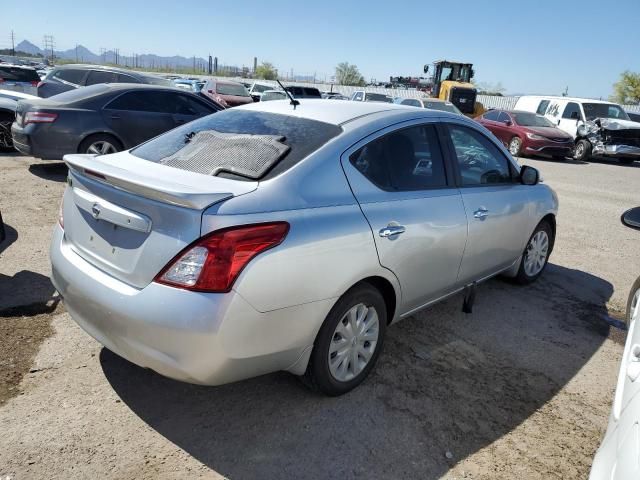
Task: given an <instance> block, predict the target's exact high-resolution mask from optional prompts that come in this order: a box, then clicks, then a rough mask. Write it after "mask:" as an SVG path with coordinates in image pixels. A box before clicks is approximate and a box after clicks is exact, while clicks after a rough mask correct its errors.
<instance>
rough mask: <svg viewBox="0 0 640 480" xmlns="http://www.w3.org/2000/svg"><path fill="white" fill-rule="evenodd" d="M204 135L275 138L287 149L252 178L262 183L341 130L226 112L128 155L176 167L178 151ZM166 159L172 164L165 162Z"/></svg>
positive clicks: (309, 122) (276, 117) (194, 167)
mask: <svg viewBox="0 0 640 480" xmlns="http://www.w3.org/2000/svg"><path fill="white" fill-rule="evenodd" d="M206 131H210V132H214V133H223V134H224V133H236V134H244V135H269V136H274V137H278V141H279V142H281V143H282V144H284V145H285V146H287V147H288V149H287V150H286V152H285V153H284V154H283V155H282V156H280V157H279V158H278V159H277V160H276V161H274V162H273V165H272V167H271V168H270V170H268V171H266V172H264V173H263V174H262V175H261V176H260V177H254V178H258V179H261V180H266V179H269V178H273V177H275V176H276V175H278V174H280V173H282V172H285V171H287V170H288V169H290V168H291V167H293V166H294V165H295V164H297V163H298V162H300V161H301V160H302V159H304V158H305V157H307V156H308V155H310V154H311V153H313V152H314V151H316V150H317V149H318V148H320V147H321V146H322V145H324V144H325V143H327V142H328V141H329V140H331V139H332V138H334V137H335V136H336V135H338V134H339V133H340V132H342V128H340V127H339V126H337V125H332V124H329V123H324V122H319V121H317V120H310V119H306V118H298V117H292V116H289V115H281V114H277V113H265V112H254V111H247V110H234V109H229V110H224V111H222V112H219V113H216V114H214V115H209V116H207V117H203V118H200V119H198V120H195V121H193V122H191V123H189V124H187V125H183V126H182V127H178V128H176V129H174V130H171V131H169V132H167V133H165V134H164V135H160V136H159V137H156V138H154V139H152V140H149V141H148V142H146V143H143V144H142V145H140V146H139V147H137V148H134V149H133V150H131V153H132V154H133V155H135V156H136V157H139V158H143V159H145V160H149V161H151V162H155V163H169V164H171V165H172V166H177V165H178V163H177V162H175V161H173V159H176V157H179V151H180V150H182V149H184V148H185V146H187V145H190V143H191V141H192V140H191V139H193V141H198V140H197V137H196V134H197V133H199V132H206ZM283 151H284V150H283ZM170 157H171V159H172V160H171V161H168V160H169V159H170ZM244 157H245V156H238V158H237V159H235V158H234V159H229V160H227V161H226V165H232V164H233V162H237V166H238V167H242V166H243V165H244V164H245V163H246V158H244ZM178 168H182V169H184V170H190V171H199V169H198V165H195V164H194V165H191V166H190V165H189V163H188V162H181V163H180V164H179V167H178ZM216 175H217V176H219V177H225V178H233V179H237V180H253V179H254V178H250V177H249V176H243V175H240V174H237V173H231V172H229V171H221V172H218V173H217V174H216Z"/></svg>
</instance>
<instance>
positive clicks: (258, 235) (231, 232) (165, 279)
mask: <svg viewBox="0 0 640 480" xmlns="http://www.w3.org/2000/svg"><path fill="white" fill-rule="evenodd" d="M288 232H289V224H288V223H287V222H273V223H259V224H254V225H242V226H240V227H231V228H225V229H223V230H218V231H215V232H212V233H210V234H209V235H206V236H204V237H202V238H201V239H199V240H198V241H196V242H195V243H194V244H192V245H190V246H189V247H187V248H186V249H185V250H183V251H182V252H180V253H179V254H178V255H177V256H176V257H175V258H174V259H173V260H172V261H171V262H169V264H168V265H167V266H166V267H164V269H162V271H161V272H160V273H159V274H158V275H157V276H156V278H155V280H154V281H155V282H157V283H161V284H164V285H170V286H173V287H178V288H183V289H186V290H193V291H197V292H216V293H224V292H228V291H230V290H231V287H232V286H233V283H234V282H235V280H236V278H238V275H240V272H241V271H242V269H243V268H244V267H245V266H246V265H247V264H248V263H249V262H250V261H251V260H252V259H253V258H254V257H255V256H256V255H258V254H259V253H261V252H264V251H265V250H268V249H270V248H273V247H275V246H277V245H279V244H280V243H282V241H283V240H284V238H285V237H286V236H287V233H288Z"/></svg>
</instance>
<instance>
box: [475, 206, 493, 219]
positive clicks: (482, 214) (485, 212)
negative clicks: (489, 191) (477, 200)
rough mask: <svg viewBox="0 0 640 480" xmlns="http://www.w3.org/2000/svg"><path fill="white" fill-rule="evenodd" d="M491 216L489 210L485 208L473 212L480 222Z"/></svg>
mask: <svg viewBox="0 0 640 480" xmlns="http://www.w3.org/2000/svg"><path fill="white" fill-rule="evenodd" d="M488 215H489V210H487V209H486V208H484V207H480V208H479V209H478V210H476V211H475V212H473V216H474V217H475V218H477V219H479V220H482V219H484V218H486V217H487V216H488Z"/></svg>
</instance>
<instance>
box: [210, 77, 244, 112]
mask: <svg viewBox="0 0 640 480" xmlns="http://www.w3.org/2000/svg"><path fill="white" fill-rule="evenodd" d="M200 93H201V94H203V95H204V96H206V97H208V98H210V99H211V100H213V101H214V102H218V103H219V104H220V105H222V106H223V107H225V108H229V107H237V106H238V105H245V104H247V103H253V98H251V95H249V92H248V91H247V89H246V88H245V86H244V85H243V84H241V83H238V82H228V81H224V82H219V81H218V80H213V79H212V80H208V81H207V83H205V84H204V87H202V90H201V91H200Z"/></svg>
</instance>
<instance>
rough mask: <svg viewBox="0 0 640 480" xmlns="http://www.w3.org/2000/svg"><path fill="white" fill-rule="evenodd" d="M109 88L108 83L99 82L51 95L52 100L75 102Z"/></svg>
mask: <svg viewBox="0 0 640 480" xmlns="http://www.w3.org/2000/svg"><path fill="white" fill-rule="evenodd" d="M108 90H109V85H107V84H106V83H97V84H95V85H90V86H88V87H82V88H74V89H73V90H68V91H66V92H63V93H59V94H58V95H54V96H53V97H50V100H52V101H54V102H60V103H73V102H77V101H79V100H84V99H85V98H89V97H93V96H95V95H100V94H101V93H104V92H106V91H108Z"/></svg>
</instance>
